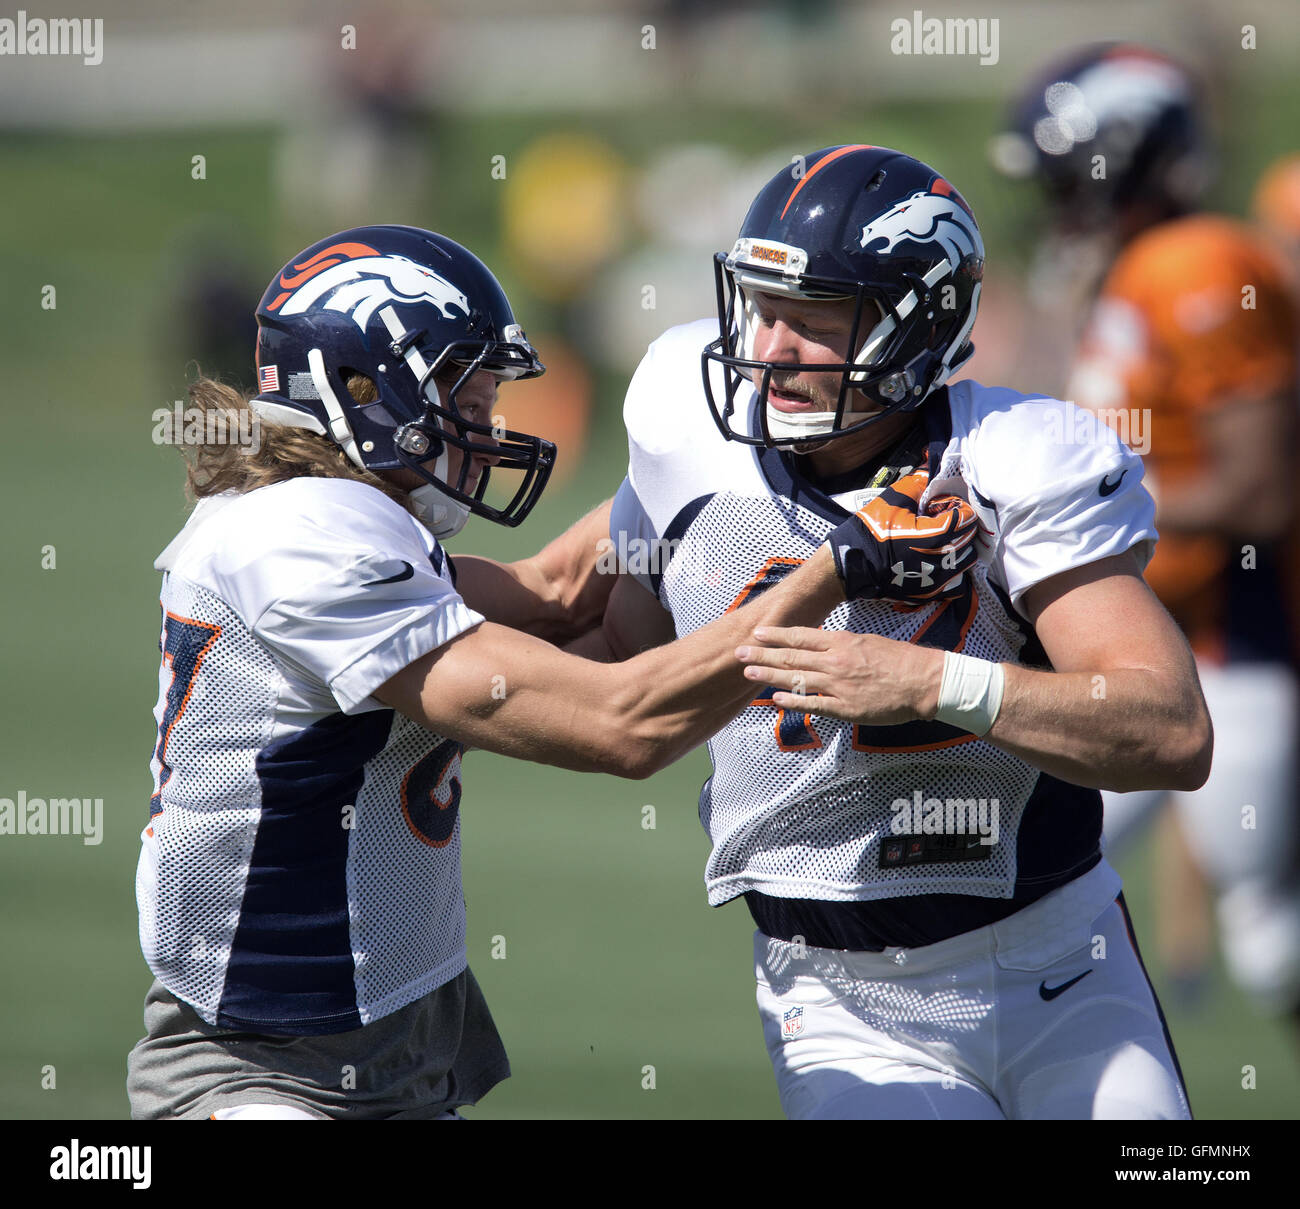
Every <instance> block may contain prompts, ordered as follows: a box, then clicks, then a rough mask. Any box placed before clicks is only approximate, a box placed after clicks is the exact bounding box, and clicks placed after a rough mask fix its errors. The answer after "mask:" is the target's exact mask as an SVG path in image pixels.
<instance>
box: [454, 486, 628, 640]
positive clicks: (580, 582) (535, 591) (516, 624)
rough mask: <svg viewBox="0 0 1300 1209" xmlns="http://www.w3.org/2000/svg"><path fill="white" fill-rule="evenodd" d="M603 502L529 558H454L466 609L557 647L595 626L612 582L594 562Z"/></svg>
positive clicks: (603, 533) (602, 537)
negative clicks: (504, 561)
mask: <svg viewBox="0 0 1300 1209" xmlns="http://www.w3.org/2000/svg"><path fill="white" fill-rule="evenodd" d="M610 503H611V501H609V500H606V501H605V502H604V503H603V504H601V505H600V506H599V507H598V508H595V509H593V510H592V511H591V512H589V513H588V514H587V515H586V516H584V517H583V518H582V519H581V520H579V521H578V522H577V523H576V524H574V525H572V526H570V528H568V529H567V530H566V531H565V532H564V533H562V534H560V536H559V537H557V538H556V539H555V540H554V541H552V542H549V543H548V544H547V545H546V546H544V547H543V548H542V549H541V550H540V551H538V552H537V553H536V554H534V555H532V556H531V557H530V558H525V559H520V560H519V561H518V562H513V563H499V562H495V561H493V560H492V559H490V558H481V557H479V556H476V555H460V556H458V557H457V558H456V560H455V563H456V589H457V591H459V592H460V594H461V596H462V597H464V599H465V602H466V603H467V604H468V605H469V607H470V608H472V609H474V610H476V611H477V612H479V613H482V614H483V616H484V617H486V618H487V619H488V620H489V621H492V622H495V623H496V624H498V625H505V626H510V627H511V628H512V629H516V630H523V631H524V632H525V633H528V634H532V635H534V636H536V637H538V638H544V639H546V641H548V642H554V643H557V644H560V643H566V642H571V641H573V640H574V639H576V638H578V637H580V636H581V635H584V634H587V633H589V632H590V631H591V630H593V629H594V628H596V627H598V626H599V625H600V621H601V616H602V614H603V613H604V611H605V605H606V603H607V601H608V599H609V594H610V590H611V588H612V586H613V582H614V580H615V578H616V576H615V575H613V574H610V573H602V572H604V571H607V570H608V569H607V568H605V567H603V565H602V563H601V561H600V559H601V552H602V549H603V548H604V547H603V546H602V542H604V543H606V544H607V542H608V537H609V510H610Z"/></svg>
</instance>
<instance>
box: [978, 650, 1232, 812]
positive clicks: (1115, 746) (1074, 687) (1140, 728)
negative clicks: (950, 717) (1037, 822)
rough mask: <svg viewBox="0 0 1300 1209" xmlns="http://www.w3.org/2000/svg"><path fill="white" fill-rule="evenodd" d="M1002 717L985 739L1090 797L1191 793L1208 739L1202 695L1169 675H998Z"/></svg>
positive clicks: (1141, 671) (1205, 770) (1203, 766)
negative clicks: (1100, 792) (1095, 792)
mask: <svg viewBox="0 0 1300 1209" xmlns="http://www.w3.org/2000/svg"><path fill="white" fill-rule="evenodd" d="M1004 672H1005V676H1006V682H1005V691H1004V696H1003V699H1002V709H1001V711H1000V712H999V714H998V717H997V720H996V721H995V722H994V723H993V727H992V729H991V730H990V731H989V732H988V734H987V735H985V738H986V739H987V740H988V741H989V742H990V743H993V744H994V745H995V746H997V747H1000V748H1002V750H1003V751H1007V752H1010V753H1011V754H1012V755H1014V756H1019V757H1020V758H1021V759H1022V760H1024V761H1025V762H1026V763H1028V764H1032V765H1033V766H1034V767H1035V768H1041V769H1042V770H1043V771H1044V772H1047V773H1051V775H1052V776H1054V777H1059V778H1060V779H1061V780H1063V781H1071V782H1073V783H1074V784H1076V785H1086V786H1088V787H1089V788H1092V789H1113V790H1118V791H1120V792H1128V791H1130V790H1135V789H1178V790H1192V789H1199V788H1200V787H1201V786H1202V785H1203V784H1204V783H1205V780H1206V778H1207V777H1208V776H1209V773H1210V757H1211V754H1212V742H1213V740H1212V732H1211V729H1210V720H1209V715H1208V713H1207V712H1206V711H1205V707H1204V702H1203V701H1202V700H1201V696H1200V686H1199V685H1198V684H1197V683H1196V681H1195V679H1194V678H1192V679H1191V680H1190V682H1189V681H1188V680H1187V679H1186V678H1185V677H1182V676H1180V675H1179V674H1178V673H1177V672H1176V671H1174V670H1173V669H1167V668H1110V669H1107V670H1105V671H1097V672H1091V673H1087V672H1047V671H1038V670H1036V669H1032V668H1025V667H1015V666H1011V665H1006V666H1005V667H1004Z"/></svg>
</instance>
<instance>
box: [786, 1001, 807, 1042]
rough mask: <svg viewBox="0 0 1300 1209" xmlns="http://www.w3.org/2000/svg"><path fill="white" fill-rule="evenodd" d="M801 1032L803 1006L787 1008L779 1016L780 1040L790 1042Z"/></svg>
mask: <svg viewBox="0 0 1300 1209" xmlns="http://www.w3.org/2000/svg"><path fill="white" fill-rule="evenodd" d="M802 1032H803V1006H802V1005H800V1006H799V1007H792V1008H787V1009H786V1010H785V1013H784V1014H783V1015H782V1016H781V1039H782V1040H783V1041H792V1040H793V1039H794V1038H795V1037H797V1036H798V1035H799V1034H800V1033H802Z"/></svg>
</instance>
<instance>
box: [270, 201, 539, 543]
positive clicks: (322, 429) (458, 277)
mask: <svg viewBox="0 0 1300 1209" xmlns="http://www.w3.org/2000/svg"><path fill="white" fill-rule="evenodd" d="M257 324H258V339H257V382H258V388H259V393H258V395H257V397H256V398H254V399H253V400H251V402H250V404H249V406H250V407H251V408H252V409H253V410H254V411H255V412H256V413H257V414H258V415H260V416H261V417H263V418H264V419H266V420H269V421H273V422H275V423H279V424H287V425H290V426H293V427H298V428H306V429H309V430H310V431H312V432H316V433H319V434H321V435H322V436H327V437H329V438H330V439H331V440H332V441H334V443H335V444H337V445H338V446H339V447H340V448H341V449H342V450H343V452H344V453H345V454H346V455H347V457H348V458H349V459H350V460H351V461H352V462H353V464H354V465H356V466H358V467H360V468H363V469H368V470H395V469H398V468H402V467H404V468H406V469H409V470H412V471H414V472H415V474H416V475H418V476H419V477H420V478H421V479H423V480H424V481H425V484H426V485H425V486H423V487H419V488H417V489H416V490H414V491H412V492H411V493H410V498H411V500H412V502H413V503H414V504H415V506H416V508H417V509H418V510H419V512H420V516H421V519H422V520H423V521H424V522H425V523H426V524H427V525H428V526H429V528H430V529H431V530H432V531H433V533H434V536H435V537H438V538H439V539H443V538H447V537H450V536H452V535H453V534H455V533H456V532H458V531H459V530H460V528H461V526H463V525H464V523H465V521H466V519H467V517H468V515H469V513H471V512H473V513H475V514H477V515H479V516H485V517H487V518H488V519H489V520H493V521H497V522H499V523H500V524H504V525H510V526H514V525H518V524H519V523H520V522H521V521H522V520H523V519H524V518H525V517H526V516H527V515H528V513H529V512H530V511H531V510H532V508H533V506H534V504H536V503H537V500H538V497H539V496H540V495H541V493H542V489H543V488H544V487H545V485H546V481H547V479H548V478H549V477H550V473H551V467H552V466H553V465H554V461H555V446H554V445H552V444H551V443H550V442H549V441H545V440H542V439H541V438H540V437H535V436H531V435H529V434H527V433H519V432H512V431H509V430H505V431H502V430H499V429H498V430H494V428H493V427H492V426H491V425H489V424H484V423H478V422H475V421H472V420H470V419H468V418H467V417H466V416H465V415H463V414H462V413H461V411H460V410H459V408H458V407H457V402H456V399H457V395H458V394H459V393H460V391H461V390H462V389H463V388H464V387H465V385H466V384H467V383H468V382H469V381H470V379H471V378H472V377H473V376H474V374H476V373H477V372H478V371H479V370H486V371H488V372H489V373H491V374H493V375H494V376H495V377H496V378H497V379H498V380H500V381H510V380H514V379H519V378H535V377H537V376H538V375H540V374H542V373H544V372H545V366H543V365H542V363H541V361H540V360H538V358H537V354H536V352H535V351H534V350H533V348H532V346H531V345H530V344H529V343H528V341H527V339H526V338H525V336H524V333H523V329H522V328H520V326H519V325H518V324H517V323H516V322H515V317H514V314H513V313H512V311H511V309H510V303H509V301H508V300H507V299H506V296H505V293H504V292H503V291H502V289H501V286H500V284H499V283H498V282H497V279H496V278H495V277H494V276H493V275H492V273H491V271H490V270H489V269H488V268H487V266H486V265H485V264H483V262H482V261H481V260H479V259H478V257H477V256H475V255H474V254H473V253H472V252H470V251H468V250H467V249H466V248H463V247H461V246H460V244H458V243H455V242H454V241H452V240H450V239H448V238H446V237H445V236H443V235H438V234H435V233H434V232H433V231H425V230H421V229H420V228H418V227H402V226H370V227H354V228H352V229H350V230H347V231H340V232H339V233H338V234H336V235H331V236H329V237H328V238H326V239H322V240H320V241H319V242H318V243H314V244H312V246H311V247H309V248H307V249H306V250H305V251H303V252H301V253H300V254H299V255H297V256H295V257H294V258H293V259H292V260H290V261H289V263H288V264H287V265H285V266H284V268H283V269H281V270H280V272H279V273H277V274H276V276H275V277H274V278H273V279H272V281H271V284H270V285H269V286H268V287H267V289H266V292H265V294H263V296H262V301H261V302H260V303H259V304H258V307H257ZM358 374H359V375H363V376H364V377H366V378H369V379H370V381H371V382H373V383H374V384H375V388H376V392H377V397H376V398H375V399H374V400H373V401H370V402H366V403H358V402H357V401H356V400H355V399H354V398H353V395H352V393H351V392H350V391H349V389H348V379H349V378H351V377H352V376H354V375H358ZM452 374H455V375H456V379H455V382H454V383H453V384H452V385H451V387H450V389H448V390H447V391H446V395H445V397H444V396H443V394H442V393H441V392H440V391H439V388H438V385H437V382H436V381H435V379H437V378H440V377H441V378H442V379H443V381H444V384H445V382H446V379H447V377H448V376H450V375H452ZM452 448H455V449H457V450H459V451H460V453H461V455H462V456H461V457H460V459H459V460H460V467H459V472H458V473H457V474H456V475H455V479H454V481H453V480H452V478H451V476H450V474H449V468H450V466H451V463H452V460H453V459H452V458H451V452H450V451H451V449H452ZM475 455H477V456H478V457H479V458H480V459H484V460H486V463H487V464H486V465H485V466H484V468H483V470H482V472H481V474H480V476H479V480H478V483H477V486H476V487H473V488H472V489H467V481H468V476H469V473H470V463H471V458H473V457H474V456H475ZM430 461H433V462H434V465H433V467H432V469H426V467H425V465H424V464H425V463H427V462H430ZM492 467H499V468H503V469H508V470H514V471H518V472H520V474H521V478H520V481H519V485H518V489H517V490H516V491H515V493H514V495H513V497H512V498H511V500H510V501H509V503H507V504H505V505H504V506H502V507H500V508H498V507H494V506H493V505H491V504H489V503H487V502H486V500H485V499H484V493H485V491H486V489H487V485H488V480H489V477H490V474H491V468H492Z"/></svg>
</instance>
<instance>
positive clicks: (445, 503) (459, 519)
mask: <svg viewBox="0 0 1300 1209" xmlns="http://www.w3.org/2000/svg"><path fill="white" fill-rule="evenodd" d="M450 461H451V455H450V452H449V450H448V449H447V447H446V446H445V445H444V446H443V450H442V452H441V453H440V454H439V455H438V460H437V461H436V462H435V463H434V465H433V473H434V474H435V475H437V476H438V478H440V479H442V480H443V482H446V481H447V468H448V464H449V463H450ZM406 497H407V499H409V500H410V501H411V503H412V504H413V505H414V506H415V514H416V516H417V517H418V518H419V519H420V521H421V522H422V523H423V524H424V526H425V528H427V529H428V530H429V532H430V533H432V534H433V536H434V537H436V538H437V539H438V540H439V541H440V542H441V541H446V540H447V538H449V537H455V536H456V534H457V533H459V532H460V531H461V530H462V529H463V528H464V527H465V522H466V521H467V520H469V505H468V504H462V503H461V502H460V501H459V500H454V499H452V498H451V496H449V495H447V494H446V492H444V491H443V490H441V488H439V487H436V486H435V485H434V484H433V483H427V484H426V485H425V486H423V487H416V488H415V489H414V490H412V491H408V492H407V493H406Z"/></svg>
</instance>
